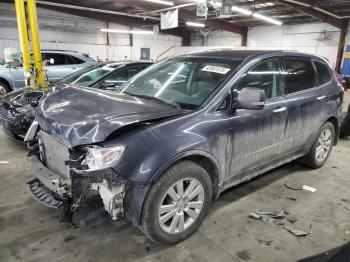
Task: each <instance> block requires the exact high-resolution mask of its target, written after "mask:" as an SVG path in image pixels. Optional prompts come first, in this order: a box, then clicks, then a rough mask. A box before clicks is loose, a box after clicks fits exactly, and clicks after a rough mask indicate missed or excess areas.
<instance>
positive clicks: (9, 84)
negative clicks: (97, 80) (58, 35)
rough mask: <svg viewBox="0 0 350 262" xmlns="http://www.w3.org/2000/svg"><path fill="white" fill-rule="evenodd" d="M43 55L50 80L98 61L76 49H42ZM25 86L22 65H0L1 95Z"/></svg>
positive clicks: (58, 78)
mask: <svg viewBox="0 0 350 262" xmlns="http://www.w3.org/2000/svg"><path fill="white" fill-rule="evenodd" d="M41 55H42V59H43V60H45V61H48V63H47V65H46V66H45V69H46V77H47V80H48V81H50V82H55V81H57V80H60V79H62V78H63V77H65V76H67V75H69V74H71V73H73V72H74V71H76V70H78V69H81V68H83V67H85V66H88V65H91V64H93V63H96V61H95V60H94V59H92V58H91V57H90V56H89V55H88V54H84V53H80V52H75V51H67V50H49V49H42V51H41ZM24 86H25V84H24V75H23V68H22V67H16V68H15V67H9V66H7V65H6V64H3V65H1V66H0V96H1V95H2V94H6V93H8V92H11V91H12V90H14V89H15V88H20V87H24Z"/></svg>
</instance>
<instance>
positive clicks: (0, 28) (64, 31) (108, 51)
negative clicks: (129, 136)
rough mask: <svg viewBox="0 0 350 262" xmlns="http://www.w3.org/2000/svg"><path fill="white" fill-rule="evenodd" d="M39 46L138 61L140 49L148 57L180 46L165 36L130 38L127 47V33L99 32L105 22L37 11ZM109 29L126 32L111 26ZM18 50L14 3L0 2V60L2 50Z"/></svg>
mask: <svg viewBox="0 0 350 262" xmlns="http://www.w3.org/2000/svg"><path fill="white" fill-rule="evenodd" d="M38 20H39V27H40V40H41V46H42V48H45V49H69V50H75V51H79V52H84V53H89V54H90V55H91V56H92V57H94V58H97V57H98V58H100V59H102V60H107V59H108V60H121V59H125V58H127V59H139V58H140V49H141V47H146V48H147V47H149V48H150V52H151V58H152V59H155V58H156V57H157V56H158V55H159V54H160V53H162V52H163V51H164V50H166V49H168V48H169V47H171V46H173V45H174V46H181V38H180V37H174V36H169V35H155V36H153V35H145V36H143V35H134V40H133V46H132V47H131V46H130V37H129V35H128V34H109V40H110V45H109V46H108V45H107V35H106V33H104V32H101V31H100V29H101V28H106V27H107V24H106V23H105V22H101V21H97V20H93V19H87V18H82V17H78V16H73V15H69V14H65V13H59V12H55V11H52V10H45V9H42V8H38ZM109 28H112V29H129V27H127V26H122V25H118V24H114V23H110V24H109ZM6 47H16V48H19V43H18V32H17V24H16V14H15V10H14V4H10V3H0V58H3V57H4V52H3V51H4V48H6Z"/></svg>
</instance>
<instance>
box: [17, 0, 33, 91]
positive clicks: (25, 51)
mask: <svg viewBox="0 0 350 262" xmlns="http://www.w3.org/2000/svg"><path fill="white" fill-rule="evenodd" d="M15 5H16V16H17V26H18V34H19V43H20V46H21V51H22V60H23V71H24V79H25V84H26V86H28V85H30V78H31V68H32V66H31V61H30V47H29V41H28V31H27V21H26V14H25V9H24V0H15Z"/></svg>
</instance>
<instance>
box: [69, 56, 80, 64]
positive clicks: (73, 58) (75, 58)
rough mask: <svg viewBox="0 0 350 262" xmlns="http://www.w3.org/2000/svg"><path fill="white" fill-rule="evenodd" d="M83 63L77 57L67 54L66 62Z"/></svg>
mask: <svg viewBox="0 0 350 262" xmlns="http://www.w3.org/2000/svg"><path fill="white" fill-rule="evenodd" d="M82 63H84V61H83V60H81V59H79V58H77V57H74V56H71V55H67V64H72V65H74V64H82Z"/></svg>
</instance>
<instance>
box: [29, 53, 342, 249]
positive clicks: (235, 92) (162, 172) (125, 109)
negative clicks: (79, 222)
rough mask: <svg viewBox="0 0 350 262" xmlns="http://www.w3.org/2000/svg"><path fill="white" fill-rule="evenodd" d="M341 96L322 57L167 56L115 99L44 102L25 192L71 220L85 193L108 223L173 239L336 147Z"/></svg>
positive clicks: (62, 94) (81, 93)
mask: <svg viewBox="0 0 350 262" xmlns="http://www.w3.org/2000/svg"><path fill="white" fill-rule="evenodd" d="M342 100H343V89H342V88H341V86H339V85H338V82H337V80H336V78H335V75H334V71H332V69H331V68H330V66H329V65H328V63H327V61H325V60H324V59H323V58H321V57H317V56H313V55H307V54H301V53H295V52H282V51H233V50H213V51H205V52H198V53H191V54H185V55H180V56H176V57H172V58H169V59H167V60H165V61H162V62H160V63H157V64H155V65H153V66H151V67H148V68H147V69H146V70H144V71H142V72H141V73H139V74H138V75H136V76H135V77H133V78H131V79H130V80H129V81H128V82H126V83H125V84H124V85H123V86H122V87H121V91H120V92H119V93H115V92H109V91H103V90H93V89H89V88H81V87H74V86H68V87H63V88H57V89H56V90H55V91H54V92H52V93H48V94H46V95H45V97H44V98H43V99H42V100H41V102H40V104H39V106H38V108H37V109H36V112H35V117H36V121H35V122H34V123H33V124H32V126H31V127H30V129H29V131H28V133H27V135H26V141H28V143H29V144H30V146H31V148H32V151H31V154H32V156H31V157H29V161H30V162H31V164H32V166H33V169H34V172H35V175H36V178H35V179H33V180H32V181H30V182H29V183H28V185H29V188H30V191H31V192H32V195H33V196H34V197H36V198H37V199H39V200H40V201H41V202H43V203H44V204H46V205H48V206H52V207H56V208H61V209H63V213H62V214H63V218H64V217H70V216H71V213H70V212H71V211H74V210H76V209H77V208H78V207H79V206H80V204H81V203H82V202H83V200H84V199H85V196H86V195H88V194H89V193H90V192H91V191H94V192H97V193H98V194H99V195H100V197H101V199H102V201H103V204H104V207H105V210H106V211H107V212H108V213H109V214H110V216H111V218H112V219H113V220H124V221H127V222H129V223H131V224H132V225H134V226H137V227H138V228H140V229H141V230H142V231H143V232H144V234H145V235H146V236H147V237H148V238H150V239H151V240H153V241H155V242H158V243H176V242H179V241H181V240H183V239H185V238H187V237H188V236H190V235H191V234H192V233H193V232H194V231H195V230H196V229H197V227H198V226H199V225H200V224H201V222H202V221H203V219H204V217H205V215H206V213H207V211H208V209H209V207H210V203H211V202H212V201H213V200H215V199H216V198H217V197H218V196H219V194H220V193H221V192H223V191H224V190H225V189H227V188H229V187H232V186H234V185H237V184H240V183H242V182H244V181H248V180H250V179H252V178H254V177H256V176H258V175H260V174H262V173H265V172H267V171H269V170H271V169H273V168H275V167H277V166H280V165H283V164H285V163H287V162H291V161H293V160H295V159H299V158H300V159H301V161H302V162H303V163H304V164H305V165H307V166H309V167H311V168H319V167H321V166H322V165H323V164H324V163H325V162H326V160H327V159H328V157H329V155H330V153H331V150H332V146H333V145H335V144H336V143H337V141H338V136H339V113H340V111H341V105H342Z"/></svg>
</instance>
